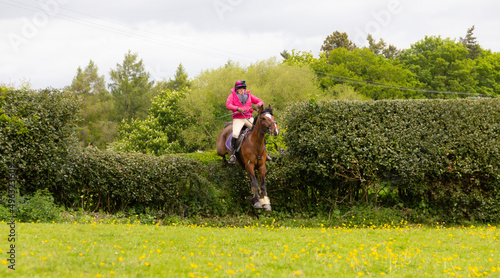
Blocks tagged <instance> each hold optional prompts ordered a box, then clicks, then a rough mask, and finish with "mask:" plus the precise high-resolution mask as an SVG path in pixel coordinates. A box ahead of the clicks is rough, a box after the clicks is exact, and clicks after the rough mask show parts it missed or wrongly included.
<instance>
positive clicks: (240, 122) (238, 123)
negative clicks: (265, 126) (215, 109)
mask: <svg viewBox="0 0 500 278" xmlns="http://www.w3.org/2000/svg"><path fill="white" fill-rule="evenodd" d="M252 124H253V118H248V119H233V138H238V137H239V136H240V132H241V129H242V128H243V126H247V127H248V128H252Z"/></svg>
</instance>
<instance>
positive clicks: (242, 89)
mask: <svg viewBox="0 0 500 278" xmlns="http://www.w3.org/2000/svg"><path fill="white" fill-rule="evenodd" d="M236 92H237V93H238V94H240V95H241V94H243V93H244V92H245V89H244V88H238V89H236Z"/></svg>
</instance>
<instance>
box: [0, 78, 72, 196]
mask: <svg viewBox="0 0 500 278" xmlns="http://www.w3.org/2000/svg"><path fill="white" fill-rule="evenodd" d="M77 107H78V102H77V101H76V99H75V98H73V97H72V96H71V95H70V94H67V93H66V92H63V91H59V90H53V89H46V90H40V91H32V90H26V89H23V90H13V89H9V88H5V87H0V190H6V186H7V183H8V181H9V178H8V177H9V176H8V168H9V167H12V166H14V167H15V168H16V175H17V179H18V182H19V183H21V184H23V185H24V186H23V187H22V188H21V193H22V194H25V193H34V192H35V191H37V190H39V189H44V188H50V187H51V186H52V185H53V184H54V183H55V182H56V181H57V180H58V179H60V178H61V175H60V171H61V169H62V167H63V164H64V159H65V157H66V156H67V152H68V149H69V148H70V147H71V146H72V142H73V141H72V138H71V134H72V133H73V129H74V125H73V122H74V121H75V119H76V117H77V114H76V113H75V111H78V109H77Z"/></svg>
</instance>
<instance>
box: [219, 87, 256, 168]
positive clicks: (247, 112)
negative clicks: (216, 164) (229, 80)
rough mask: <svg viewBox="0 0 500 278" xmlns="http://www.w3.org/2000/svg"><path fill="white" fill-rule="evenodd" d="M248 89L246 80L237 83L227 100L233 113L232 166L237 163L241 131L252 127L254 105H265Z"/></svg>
mask: <svg viewBox="0 0 500 278" xmlns="http://www.w3.org/2000/svg"><path fill="white" fill-rule="evenodd" d="M246 88H247V85H246V84H245V80H240V81H236V83H235V84H234V88H231V94H230V95H229V96H228V97H227V100H226V107H227V109H229V110H231V111H233V139H232V140H231V148H232V149H233V152H232V154H231V156H229V161H228V162H229V163H231V164H234V163H235V162H236V156H235V153H236V141H237V140H238V137H239V136H240V132H241V129H242V128H243V126H247V127H248V128H251V127H252V124H253V115H252V112H253V109H252V104H257V106H262V105H264V102H263V101H262V100H260V99H259V98H258V97H256V96H254V95H252V94H250V91H247V90H246Z"/></svg>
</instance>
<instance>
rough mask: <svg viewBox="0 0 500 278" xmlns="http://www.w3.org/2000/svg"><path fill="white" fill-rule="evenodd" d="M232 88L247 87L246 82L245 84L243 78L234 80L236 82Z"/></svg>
mask: <svg viewBox="0 0 500 278" xmlns="http://www.w3.org/2000/svg"><path fill="white" fill-rule="evenodd" d="M234 88H235V89H239V88H244V89H246V88H247V84H245V80H240V81H236V83H235V84H234Z"/></svg>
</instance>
